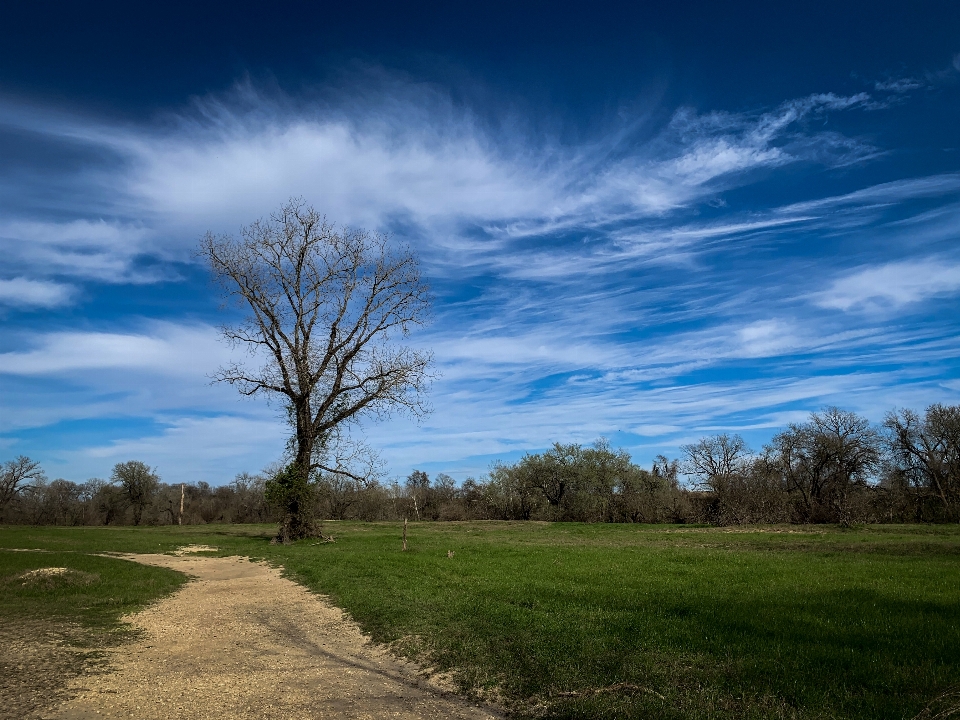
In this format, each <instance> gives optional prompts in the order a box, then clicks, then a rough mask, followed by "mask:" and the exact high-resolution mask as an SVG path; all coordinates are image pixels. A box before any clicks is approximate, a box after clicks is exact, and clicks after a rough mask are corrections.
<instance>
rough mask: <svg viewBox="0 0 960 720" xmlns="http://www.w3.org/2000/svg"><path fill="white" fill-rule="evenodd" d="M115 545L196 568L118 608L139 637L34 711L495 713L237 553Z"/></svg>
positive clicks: (225, 719)
mask: <svg viewBox="0 0 960 720" xmlns="http://www.w3.org/2000/svg"><path fill="white" fill-rule="evenodd" d="M119 557H125V558H127V559H129V560H135V561H137V562H141V563H146V564H150V565H159V566H162V567H168V568H172V569H174V570H179V571H181V572H184V573H186V574H188V575H190V576H192V577H194V578H195V580H194V581H193V582H190V583H187V584H186V585H185V586H184V587H183V588H182V589H181V590H179V591H178V592H177V593H175V594H174V595H172V596H170V597H168V598H166V599H165V600H162V601H160V602H159V603H157V604H155V605H153V606H151V607H149V608H147V609H146V610H143V611H142V612H139V613H137V614H136V615H133V616H131V617H129V618H127V619H128V620H129V622H130V623H131V624H132V625H133V627H134V628H136V629H139V630H140V634H139V636H138V639H137V640H136V641H134V642H131V643H125V644H123V645H121V646H119V647H115V648H107V649H106V650H104V651H103V652H105V654H106V658H105V660H106V662H107V663H108V668H109V670H108V671H106V672H100V673H93V674H86V675H81V676H78V677H75V678H74V679H73V680H71V681H70V682H68V683H67V684H66V691H67V693H68V694H69V695H70V696H71V699H68V700H66V701H60V702H58V703H57V702H55V703H54V704H52V705H49V706H48V707H47V709H46V710H45V711H44V712H42V713H41V714H39V715H37V716H36V717H42V718H49V719H51V720H88V719H92V718H98V719H99V718H134V717H135V718H142V719H143V720H152V719H154V718H157V719H159V718H164V719H166V718H196V719H197V720H206V719H207V718H209V719H210V720H213V719H214V718H215V719H216V720H233V719H234V718H277V719H278V720H279V719H281V718H282V719H283V720H292V719H297V718H304V719H306V718H311V719H312V718H330V719H333V718H338V719H339V718H357V719H359V718H409V719H411V720H412V719H413V718H454V719H457V720H459V719H463V720H467V719H470V720H479V719H480V718H497V717H500V715H499V714H498V713H497V712H495V711H494V710H491V709H489V708H483V707H478V706H475V705H472V704H470V703H468V702H467V701H465V700H464V699H462V698H460V697H457V696H456V695H455V694H453V693H452V692H450V688H449V687H445V686H444V684H443V682H442V681H441V679H439V678H437V677H433V678H431V677H429V676H428V675H427V674H425V673H424V671H423V670H422V669H421V668H418V667H416V666H414V665H412V664H409V663H405V662H402V661H400V660H398V659H396V658H395V657H393V656H391V655H390V654H389V653H388V652H387V651H386V649H384V648H383V647H382V646H377V645H375V644H374V643H372V642H370V640H369V639H368V638H367V637H365V636H364V635H363V634H362V633H361V631H360V629H359V628H358V627H357V625H356V624H355V623H353V622H352V621H350V620H349V619H347V618H346V617H345V616H344V614H343V612H342V611H341V610H339V609H338V608H336V607H334V606H333V605H332V604H330V603H329V602H327V601H325V600H324V599H323V598H322V597H320V596H318V595H314V594H312V593H310V592H308V591H307V590H306V589H305V588H303V587H302V586H300V585H297V584H296V583H294V582H293V581H291V580H288V579H286V578H284V577H282V576H281V574H280V573H279V571H278V570H276V569H275V568H272V567H269V566H267V565H265V564H262V563H254V562H251V561H249V560H247V559H245V558H236V557H230V558H214V557H196V556H194V557H189V556H180V557H175V556H170V555H124V556H119ZM50 699H51V700H53V699H54V698H50ZM21 717H23V715H21Z"/></svg>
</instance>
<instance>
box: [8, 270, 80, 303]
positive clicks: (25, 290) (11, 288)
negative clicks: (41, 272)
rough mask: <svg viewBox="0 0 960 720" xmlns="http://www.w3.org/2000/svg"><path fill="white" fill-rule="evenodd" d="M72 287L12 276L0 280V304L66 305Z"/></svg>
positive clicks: (71, 294) (70, 296)
mask: <svg viewBox="0 0 960 720" xmlns="http://www.w3.org/2000/svg"><path fill="white" fill-rule="evenodd" d="M74 290H75V289H74V287H73V286H72V285H66V284H63V283H57V282H50V281H48V280H29V279H27V278H22V277H19V278H13V279H11V280H0V305H9V306H13V307H22V308H30V307H38V308H54V307H59V306H60V305H66V304H67V303H68V302H70V300H71V298H72V297H73V295H74Z"/></svg>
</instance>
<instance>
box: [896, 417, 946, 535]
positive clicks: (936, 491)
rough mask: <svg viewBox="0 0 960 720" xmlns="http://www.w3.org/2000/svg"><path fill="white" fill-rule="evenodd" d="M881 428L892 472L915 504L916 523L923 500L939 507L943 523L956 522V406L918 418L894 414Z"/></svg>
mask: <svg viewBox="0 0 960 720" xmlns="http://www.w3.org/2000/svg"><path fill="white" fill-rule="evenodd" d="M883 425H884V430H885V434H884V440H885V443H886V446H887V450H888V453H889V456H890V459H891V461H892V464H893V468H894V471H895V472H896V474H897V475H898V476H899V477H900V478H902V479H903V480H904V481H905V482H906V483H908V484H909V486H911V487H912V489H913V491H914V493H915V494H916V496H917V499H918V501H919V502H918V505H917V507H918V513H917V514H918V517H917V519H918V520H919V519H922V507H923V499H924V498H925V497H927V496H929V497H932V498H935V499H936V501H937V502H938V503H939V504H940V506H941V510H942V512H943V514H944V517H945V519H947V520H951V521H956V520H958V519H960V405H953V406H945V405H939V404H937V405H931V406H930V407H928V408H927V410H926V413H925V414H924V416H923V417H922V418H921V417H920V415H919V414H918V413H916V412H914V411H912V410H899V411H898V410H894V411H892V412H890V413H888V414H887V417H886V419H885V420H884V423H883Z"/></svg>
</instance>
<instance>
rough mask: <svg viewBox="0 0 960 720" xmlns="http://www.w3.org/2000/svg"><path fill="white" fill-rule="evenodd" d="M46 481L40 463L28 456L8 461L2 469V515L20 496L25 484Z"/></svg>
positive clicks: (0, 501)
mask: <svg viewBox="0 0 960 720" xmlns="http://www.w3.org/2000/svg"><path fill="white" fill-rule="evenodd" d="M44 479H45V475H44V473H43V470H41V469H40V463H38V462H36V461H34V460H31V459H30V458H28V457H27V456H26V455H21V456H20V457H18V458H17V459H16V460H7V461H6V462H5V463H4V464H3V466H2V467H0V513H2V512H3V510H4V508H6V507H7V504H8V503H9V502H10V501H11V500H13V498H15V497H16V496H17V495H19V494H20V492H21V491H22V490H23V488H24V484H25V483H28V482H30V481H34V482H36V481H38V480H40V481H42V480H44Z"/></svg>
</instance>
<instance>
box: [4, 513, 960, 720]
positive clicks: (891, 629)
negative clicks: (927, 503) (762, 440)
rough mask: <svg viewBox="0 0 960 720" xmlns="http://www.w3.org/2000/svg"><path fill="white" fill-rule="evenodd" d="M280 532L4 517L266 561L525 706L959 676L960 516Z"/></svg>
mask: <svg viewBox="0 0 960 720" xmlns="http://www.w3.org/2000/svg"><path fill="white" fill-rule="evenodd" d="M271 530H272V528H270V527H264V526H259V527H258V526H202V527H190V528H183V529H178V528H169V527H163V528H11V527H3V528H0V547H7V548H11V547H17V548H45V549H49V550H55V551H57V557H66V556H68V555H72V556H73V557H74V558H76V561H77V562H78V563H81V562H87V561H88V560H91V561H92V560H98V559H84V555H82V553H87V552H94V551H105V550H112V551H133V552H163V551H168V550H171V549H173V548H175V547H177V546H179V545H183V544H186V543H206V544H211V545H216V546H218V547H220V548H221V552H222V553H224V554H243V555H249V556H253V557H261V558H265V559H267V560H269V561H271V562H276V563H280V564H282V565H283V566H284V567H285V568H286V569H287V571H288V572H289V573H290V574H291V576H293V577H295V578H296V579H298V580H299V581H301V582H303V583H304V584H305V585H307V586H308V587H310V588H312V589H315V590H317V591H320V592H324V593H326V594H329V595H330V596H332V598H333V599H334V600H335V602H337V603H338V604H339V605H340V606H341V607H343V608H344V609H346V610H347V611H348V612H349V613H350V614H351V615H352V616H353V617H354V618H355V619H356V620H357V621H358V622H359V623H360V624H361V625H362V626H363V627H364V629H365V630H367V631H368V632H369V633H370V634H371V635H372V636H373V637H374V638H375V639H376V640H379V641H381V642H392V643H395V647H396V648H397V649H398V651H400V652H405V653H408V654H410V655H413V656H416V657H418V658H419V659H421V660H422V661H425V662H428V663H429V664H430V665H432V666H433V667H436V668H438V669H444V670H448V669H449V670H454V671H455V673H456V677H457V678H458V680H459V682H461V684H462V686H463V687H464V689H465V690H467V691H472V692H478V693H481V694H488V695H493V696H495V697H498V698H500V700H501V701H502V702H503V703H504V704H505V705H506V706H507V707H509V708H511V709H512V710H513V712H514V713H515V714H516V715H518V716H520V717H525V716H547V717H557V718H625V717H637V718H751V717H755V718H781V717H783V718H864V719H867V718H870V719H871V720H873V719H876V718H913V717H914V716H916V715H917V714H918V713H921V712H922V711H923V710H924V708H925V707H927V706H928V704H929V703H930V702H931V701H933V700H934V699H935V698H936V697H937V696H938V695H940V694H941V693H943V692H945V691H948V690H949V689H950V688H951V687H952V686H955V685H956V684H957V683H958V682H960V528H958V527H944V526H939V527H927V526H924V527H917V526H910V527H904V526H871V527H866V528H862V529H858V530H853V531H841V530H838V529H834V528H805V529H804V528H767V529H754V530H747V531H730V530H724V529H713V528H693V527H664V526H643V527H639V526H629V525H579V524H545V523H544V524H541V523H493V522H483V523H435V524H416V525H411V527H410V550H409V551H408V552H406V553H404V552H401V546H400V528H399V526H398V525H396V524H362V523H329V524H328V525H327V531H328V532H332V533H333V534H334V535H335V536H336V537H337V542H336V543H334V544H312V543H310V542H302V543H299V544H296V545H293V546H275V545H269V544H268V542H267V540H268V538H269V535H270V532H271ZM448 551H453V552H454V556H453V557H452V558H451V557H448V556H447V553H448ZM10 555H17V556H18V557H19V556H21V555H26V553H16V554H14V553H0V556H2V557H4V558H5V559H6V558H8V556H10ZM31 555H33V554H32V553H31ZM37 557H40V556H39V555H37ZM57 562H58V563H59V562H60V560H57ZM113 562H117V561H113ZM51 564H52V563H51ZM61 565H62V566H67V564H66V561H64V562H63V563H61ZM77 567H79V565H78V566H77ZM85 567H86V566H85ZM90 572H93V571H92V570H90ZM96 572H98V573H99V574H100V577H101V578H106V577H108V576H109V575H110V573H109V571H108V570H102V569H101V570H97V571H96ZM6 574H8V571H7V570H6V569H4V570H3V571H2V572H0V575H6ZM3 592H5V593H6V592H7V591H6V590H3ZM3 602H4V603H6V602H7V600H6V599H4V600H3ZM3 607H6V604H5V605H4V606H3ZM944 707H945V706H942V705H941V706H938V705H937V704H936V703H934V705H933V706H932V707H931V708H930V710H929V711H928V712H927V716H932V715H933V714H935V713H936V712H937V711H940V710H942V709H944Z"/></svg>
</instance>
